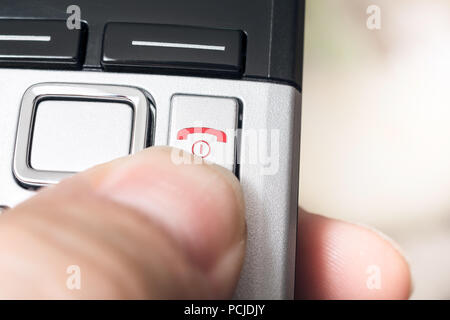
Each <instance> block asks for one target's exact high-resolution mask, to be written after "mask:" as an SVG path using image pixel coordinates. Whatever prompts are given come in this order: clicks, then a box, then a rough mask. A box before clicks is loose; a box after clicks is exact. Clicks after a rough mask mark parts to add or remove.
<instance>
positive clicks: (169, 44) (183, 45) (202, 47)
mask: <svg viewBox="0 0 450 320" xmlns="http://www.w3.org/2000/svg"><path fill="white" fill-rule="evenodd" d="M131 44H132V45H133V46H146V47H164V48H185V49H199V50H214V51H225V46H209V45H203V44H191V43H174V42H155V41H136V40H133V41H131Z"/></svg>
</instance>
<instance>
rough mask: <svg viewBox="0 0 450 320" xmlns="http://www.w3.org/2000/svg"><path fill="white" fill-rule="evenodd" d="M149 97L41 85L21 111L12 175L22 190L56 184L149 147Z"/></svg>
mask: <svg viewBox="0 0 450 320" xmlns="http://www.w3.org/2000/svg"><path fill="white" fill-rule="evenodd" d="M153 113H154V107H153V105H152V103H151V97H150V96H149V95H148V94H147V93H145V92H143V91H141V90H139V89H137V88H133V87H125V86H112V85H111V86H110V85H95V84H71V83H41V84H36V85H34V86H32V87H30V88H29V89H27V91H26V92H25V94H24V96H23V99H22V104H21V108H20V116H19V122H18V128H17V137H16V145H15V151H14V159H13V173H14V176H15V177H16V179H17V180H18V181H19V183H21V184H22V185H25V186H28V187H39V186H43V185H48V184H54V183H57V182H59V181H60V180H61V179H64V178H66V177H69V176H71V175H72V174H74V173H75V172H78V171H82V170H84V169H87V168H89V167H91V166H94V165H96V164H100V163H103V162H107V161H109V160H112V159H115V158H118V157H121V156H125V155H128V154H132V153H135V152H137V151H140V150H142V149H144V148H145V147H147V145H148V144H149V143H150V141H147V140H148V137H149V136H151V134H149V130H151V122H152V119H153V117H154V115H153Z"/></svg>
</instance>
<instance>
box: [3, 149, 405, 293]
mask: <svg viewBox="0 0 450 320" xmlns="http://www.w3.org/2000/svg"><path fill="white" fill-rule="evenodd" d="M194 186H195V187H194ZM213 186H214V187H213ZM245 242H246V227H245V213H244V202H243V196H242V193H241V189H240V185H239V182H238V180H237V179H236V177H235V176H234V175H233V174H232V173H230V172H229V171H227V170H226V169H223V168H221V167H219V166H216V165H175V164H174V163H173V162H172V161H171V159H170V149H169V148H166V147H155V148H150V149H147V150H145V151H143V152H141V153H139V154H137V155H134V156H130V157H126V158H122V159H118V160H115V161H112V162H110V163H107V164H104V165H101V166H97V167H94V168H92V169H90V170H88V171H86V172H83V173H80V174H77V175H75V176H74V177H72V178H69V179H67V180H66V181H63V182H61V183H60V184H59V185H57V186H52V187H48V188H45V189H42V190H41V191H39V192H38V193H37V195H35V196H34V197H32V198H30V199H29V200H27V201H25V202H24V203H22V204H20V205H18V206H17V207H15V208H13V209H10V210H8V211H6V212H5V213H4V214H3V215H1V216H0V261H1V262H2V263H1V264H0V283H1V286H0V298H2V299H5V298H8V299H11V298H12V299H14V298H37V299H53V298H54V299H72V298H74V299H78V298H81V299H90V298H94V299H96V298H97V299H122V298H125V299H177V298H179V299H223V298H231V296H232V294H233V290H234V288H235V286H236V283H237V281H238V279H239V272H240V270H241V267H242V263H243V259H244V255H245ZM298 243H299V245H298V252H297V276H296V281H297V283H296V297H297V298H306V299H371V298H381V299H404V298H408V296H409V293H410V274H409V268H408V264H407V263H406V261H405V259H404V258H403V257H402V255H401V254H400V253H399V252H398V250H397V249H395V248H394V247H393V246H392V245H391V243H390V242H389V241H387V240H386V239H385V238H383V237H382V236H380V235H379V234H378V233H376V232H374V231H371V230H369V229H366V228H364V227H360V226H356V225H352V224H347V223H345V222H340V221H336V220H332V219H328V218H325V217H321V216H317V215H313V214H310V213H306V212H302V213H301V214H300V218H299V237H298ZM72 265H76V266H78V267H79V268H80V269H79V270H80V271H81V279H82V282H81V288H80V290H70V289H69V288H68V287H67V285H66V282H67V278H68V274H67V273H66V270H67V268H68V266H72ZM370 265H375V266H378V267H379V270H380V272H381V273H380V275H381V281H382V282H381V283H382V285H381V288H379V289H376V290H371V289H369V288H368V287H367V285H366V282H367V277H368V276H369V275H368V274H367V273H366V270H367V267H368V266H370Z"/></svg>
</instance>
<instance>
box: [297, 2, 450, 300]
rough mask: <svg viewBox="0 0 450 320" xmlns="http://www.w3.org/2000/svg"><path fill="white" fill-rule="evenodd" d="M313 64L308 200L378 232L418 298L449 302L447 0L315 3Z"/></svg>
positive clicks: (310, 22)
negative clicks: (374, 12)
mask: <svg viewBox="0 0 450 320" xmlns="http://www.w3.org/2000/svg"><path fill="white" fill-rule="evenodd" d="M369 5H377V6H379V7H380V9H381V29H380V30H369V29H368V28H367V25H366V21H367V18H368V17H369V15H368V14H367V13H366V10H367V7H368V6H369ZM304 68H305V69H304V79H303V116H302V142H301V143H302V145H301V176H300V180H301V181H300V205H301V206H302V207H303V208H304V209H306V210H308V211H310V212H315V213H320V214H323V215H326V216H330V217H334V218H338V219H345V220H349V221H353V222H357V223H363V224H367V225H370V226H373V227H376V228H378V229H380V230H381V231H382V232H384V233H385V234H387V235H388V236H389V237H391V238H393V239H394V240H395V241H396V242H398V243H399V244H400V246H401V247H402V248H403V249H404V252H405V255H406V257H407V259H408V260H409V262H410V265H411V269H412V276H413V285H414V293H413V296H412V298H413V299H450V1H448V0H432V1H430V0H380V1H378V0H374V1H366V0H338V1H336V0H309V1H308V0H307V12H306V30H305V57H304Z"/></svg>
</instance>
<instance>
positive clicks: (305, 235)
mask: <svg viewBox="0 0 450 320" xmlns="http://www.w3.org/2000/svg"><path fill="white" fill-rule="evenodd" d="M299 220H300V222H299V240H298V253H297V255H298V256H297V283H296V297H297V298H299V299H407V298H408V297H409V295H410V292H411V275H410V270H409V265H408V262H407V261H406V259H405V258H404V256H403V255H402V254H401V253H400V251H399V250H398V249H397V246H394V245H392V243H391V241H390V240H387V238H386V237H385V236H381V235H380V233H379V232H374V231H373V230H372V229H369V228H366V227H363V226H361V225H355V224H351V223H346V222H343V221H338V220H334V219H329V218H326V217H323V216H318V215H313V214H310V213H307V212H302V213H301V216H300V219H299Z"/></svg>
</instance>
